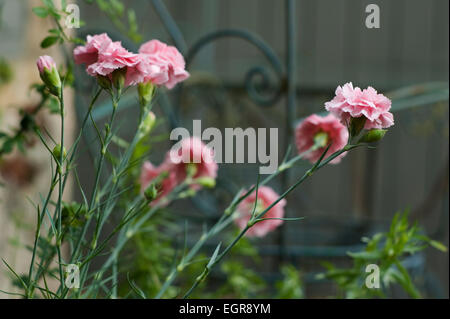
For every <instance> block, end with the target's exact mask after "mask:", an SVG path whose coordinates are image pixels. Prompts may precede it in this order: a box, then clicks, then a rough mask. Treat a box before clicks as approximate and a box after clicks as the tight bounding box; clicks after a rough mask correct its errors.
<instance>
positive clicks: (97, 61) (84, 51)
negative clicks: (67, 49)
mask: <svg viewBox="0 0 450 319" xmlns="http://www.w3.org/2000/svg"><path fill="white" fill-rule="evenodd" d="M74 58H75V63H77V64H81V63H84V64H86V71H87V73H88V74H89V75H91V76H97V75H102V76H108V75H110V74H111V73H112V72H113V71H115V70H118V69H122V68H125V67H133V66H135V65H136V64H137V63H138V62H139V60H138V55H137V54H135V53H131V52H129V51H127V50H126V49H124V48H123V47H122V44H121V43H120V42H118V41H117V42H113V41H112V40H111V39H110V38H109V37H108V35H107V34H106V33H102V34H99V35H94V36H88V37H87V43H86V45H85V46H78V47H76V48H75V49H74Z"/></svg>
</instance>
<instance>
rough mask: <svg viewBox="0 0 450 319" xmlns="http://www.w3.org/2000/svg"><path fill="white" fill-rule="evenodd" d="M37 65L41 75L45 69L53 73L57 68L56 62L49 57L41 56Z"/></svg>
mask: <svg viewBox="0 0 450 319" xmlns="http://www.w3.org/2000/svg"><path fill="white" fill-rule="evenodd" d="M36 65H37V67H38V70H39V73H40V74H42V73H44V70H45V69H47V70H48V71H51V70H52V69H53V68H56V63H55V61H54V60H53V58H52V57H51V56H49V55H43V56H40V57H39V58H38V59H37V61H36Z"/></svg>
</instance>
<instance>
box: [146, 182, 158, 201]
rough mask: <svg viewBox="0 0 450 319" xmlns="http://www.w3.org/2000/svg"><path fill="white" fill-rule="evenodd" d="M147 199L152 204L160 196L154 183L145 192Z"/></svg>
mask: <svg viewBox="0 0 450 319" xmlns="http://www.w3.org/2000/svg"><path fill="white" fill-rule="evenodd" d="M144 196H145V198H146V199H147V200H148V201H149V202H151V201H152V200H154V199H155V198H156V196H158V190H157V189H156V186H155V184H154V183H151V184H150V185H149V186H148V187H147V188H146V189H145V191H144Z"/></svg>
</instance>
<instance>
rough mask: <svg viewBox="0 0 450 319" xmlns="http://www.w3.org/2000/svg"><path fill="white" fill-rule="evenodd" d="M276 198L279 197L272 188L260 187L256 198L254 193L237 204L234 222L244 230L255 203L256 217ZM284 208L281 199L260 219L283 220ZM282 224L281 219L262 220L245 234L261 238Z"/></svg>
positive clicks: (283, 202)
mask: <svg viewBox="0 0 450 319" xmlns="http://www.w3.org/2000/svg"><path fill="white" fill-rule="evenodd" d="M256 197H258V198H256ZM278 197H280V196H279V195H278V194H277V193H275V191H274V190H273V189H272V188H270V187H268V186H260V187H259V188H258V196H256V192H255V191H254V192H252V193H251V194H250V195H249V196H248V197H246V198H245V199H244V200H243V201H242V202H241V203H239V205H238V207H237V209H236V211H237V213H238V217H237V218H236V219H235V220H234V222H235V223H236V225H237V226H238V227H239V228H240V229H244V228H245V227H246V226H247V223H248V221H249V220H250V217H251V215H252V212H253V208H254V207H255V201H257V205H256V211H255V212H256V215H257V214H259V213H262V212H263V210H264V209H266V208H267V207H269V206H270V205H271V204H272V203H274V202H275V201H276V200H277V199H278ZM284 206H286V200H285V199H284V198H283V199H282V200H280V201H279V202H278V203H277V204H276V205H274V206H273V207H272V208H271V209H270V210H269V211H268V212H267V213H266V214H265V215H264V216H263V217H261V218H283V217H284ZM282 223H283V220H281V219H269V220H264V221H262V222H258V223H256V224H254V225H253V226H252V227H251V228H250V229H249V230H247V232H246V233H245V234H246V236H248V237H263V236H265V235H266V234H267V233H269V232H271V231H273V230H274V229H275V228H277V227H278V226H280V225H281V224H282Z"/></svg>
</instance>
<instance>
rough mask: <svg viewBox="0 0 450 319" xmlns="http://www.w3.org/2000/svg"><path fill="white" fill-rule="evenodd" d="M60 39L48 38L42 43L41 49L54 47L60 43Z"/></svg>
mask: <svg viewBox="0 0 450 319" xmlns="http://www.w3.org/2000/svg"><path fill="white" fill-rule="evenodd" d="M58 40H59V37H56V36H48V37H46V38H45V39H44V40H42V42H41V48H43V49H45V48H48V47H51V46H52V45H54V44H55V43H56V42H58Z"/></svg>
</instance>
